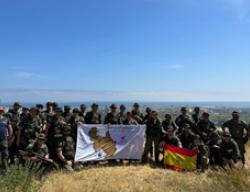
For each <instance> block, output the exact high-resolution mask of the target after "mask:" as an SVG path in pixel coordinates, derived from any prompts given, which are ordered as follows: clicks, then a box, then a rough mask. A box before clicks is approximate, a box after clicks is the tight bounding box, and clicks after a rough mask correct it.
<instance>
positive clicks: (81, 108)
mask: <svg viewBox="0 0 250 192" xmlns="http://www.w3.org/2000/svg"><path fill="white" fill-rule="evenodd" d="M86 109H87V107H86V105H84V104H81V105H80V113H79V115H80V116H81V117H83V118H85V112H86Z"/></svg>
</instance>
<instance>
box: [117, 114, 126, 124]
mask: <svg viewBox="0 0 250 192" xmlns="http://www.w3.org/2000/svg"><path fill="white" fill-rule="evenodd" d="M126 120H127V116H126V113H121V112H120V113H118V124H121V125H124V124H125V122H126Z"/></svg>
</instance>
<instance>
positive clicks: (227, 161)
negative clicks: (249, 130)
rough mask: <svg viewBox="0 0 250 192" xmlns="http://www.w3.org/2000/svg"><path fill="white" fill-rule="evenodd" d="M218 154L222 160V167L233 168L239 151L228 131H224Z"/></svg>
mask: <svg viewBox="0 0 250 192" xmlns="http://www.w3.org/2000/svg"><path fill="white" fill-rule="evenodd" d="M220 152H221V155H222V159H223V166H224V167H226V166H229V167H230V168H234V162H236V161H237V159H238V158H239V157H240V151H239V147H238V145H237V143H236V142H235V141H234V140H233V139H232V136H231V134H230V132H229V131H228V130H226V131H224V134H223V139H222V143H221V146H220Z"/></svg>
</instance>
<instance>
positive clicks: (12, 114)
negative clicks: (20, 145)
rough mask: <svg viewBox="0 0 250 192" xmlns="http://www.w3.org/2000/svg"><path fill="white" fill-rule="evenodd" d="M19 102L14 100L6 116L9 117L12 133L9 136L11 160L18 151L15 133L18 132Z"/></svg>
mask: <svg viewBox="0 0 250 192" xmlns="http://www.w3.org/2000/svg"><path fill="white" fill-rule="evenodd" d="M21 107H22V106H21V104H20V103H19V102H15V103H14V105H13V108H11V109H9V111H8V113H7V116H8V118H9V121H10V124H11V127H12V130H13V134H12V136H11V137H10V138H9V157H10V160H11V162H13V161H14V158H15V155H16V154H17V152H18V149H17V134H18V126H19V123H20V121H21V119H20V114H19V110H20V109H21Z"/></svg>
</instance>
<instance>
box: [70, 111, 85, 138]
mask: <svg viewBox="0 0 250 192" xmlns="http://www.w3.org/2000/svg"><path fill="white" fill-rule="evenodd" d="M79 114H80V111H79V109H78V108H75V109H73V115H72V117H71V118H70V120H69V124H70V125H71V129H72V130H71V134H72V137H73V139H74V141H75V142H76V140H77V129H78V125H79V124H84V118H83V117H82V116H80V115H79Z"/></svg>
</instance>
